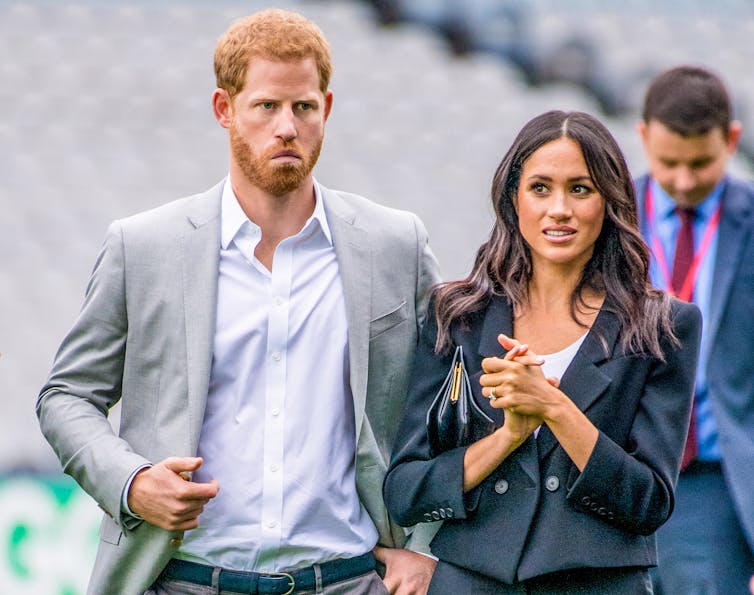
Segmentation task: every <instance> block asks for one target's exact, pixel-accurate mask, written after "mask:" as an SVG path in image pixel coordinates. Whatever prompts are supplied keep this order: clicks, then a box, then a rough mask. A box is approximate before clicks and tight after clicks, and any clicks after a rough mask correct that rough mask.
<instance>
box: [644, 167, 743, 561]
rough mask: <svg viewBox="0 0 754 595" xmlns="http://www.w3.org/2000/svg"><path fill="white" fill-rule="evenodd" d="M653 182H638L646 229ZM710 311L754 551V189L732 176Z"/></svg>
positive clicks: (734, 481)
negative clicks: (646, 206)
mask: <svg viewBox="0 0 754 595" xmlns="http://www.w3.org/2000/svg"><path fill="white" fill-rule="evenodd" d="M647 180H648V178H647V177H646V176H645V177H642V178H640V179H639V180H637V182H636V196H637V197H638V204H639V217H640V223H641V227H642V229H645V228H646V225H645V223H646V221H645V214H644V200H643V197H644V193H645V191H646V187H647ZM722 204H723V210H722V214H721V217H720V227H719V228H718V232H717V233H718V240H717V256H716V260H715V265H714V267H715V268H714V273H713V289H712V293H711V296H710V297H711V299H710V312H709V313H708V315H707V318H706V319H705V321H704V326H705V329H706V330H705V341H707V343H708V345H709V347H708V353H707V361H701V362H699V365H700V366H705V371H706V373H707V390H708V394H709V399H710V403H711V406H712V413H713V415H714V416H715V422H716V425H717V431H718V435H719V440H720V448H721V450H722V454H723V461H722V463H723V471H724V473H725V478H726V480H727V482H728V486H729V488H730V491H731V495H732V497H733V501H734V502H735V505H736V510H737V512H738V517H739V519H740V521H741V526H742V528H743V530H744V533H745V535H746V537H747V538H748V540H749V547H750V548H751V549H752V551H754V185H753V184H751V183H750V182H745V181H743V180H738V179H736V178H732V177H730V176H729V177H728V179H727V183H726V186H725V191H724V193H723V196H722Z"/></svg>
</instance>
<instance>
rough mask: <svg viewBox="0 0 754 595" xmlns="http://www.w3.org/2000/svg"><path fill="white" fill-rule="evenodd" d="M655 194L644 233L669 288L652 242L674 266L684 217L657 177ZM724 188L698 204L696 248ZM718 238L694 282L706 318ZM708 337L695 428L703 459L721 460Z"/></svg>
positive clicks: (654, 274)
mask: <svg viewBox="0 0 754 595" xmlns="http://www.w3.org/2000/svg"><path fill="white" fill-rule="evenodd" d="M649 188H651V191H652V197H653V199H654V221H652V222H651V223H650V222H645V224H644V229H642V233H643V235H644V237H645V238H646V239H647V243H648V244H649V246H650V249H652V257H651V260H650V267H649V275H650V278H651V280H652V283H653V284H654V285H655V287H659V288H661V289H665V290H667V289H668V279H667V277H666V275H665V272H664V271H663V270H662V267H661V266H660V265H659V263H658V260H657V258H656V255H655V254H654V249H653V243H654V242H655V241H656V240H657V239H659V241H660V244H661V245H662V249H663V252H664V253H665V262H666V263H667V266H668V267H672V263H673V257H674V255H675V242H676V236H677V235H678V231H679V230H680V227H681V220H680V218H679V217H678V215H677V213H676V204H675V201H673V199H672V198H671V197H670V196H669V195H668V194H667V193H666V192H665V191H664V190H663V189H662V188H661V187H660V185H659V184H658V183H657V182H656V181H655V180H650V186H649ZM724 189H725V179H723V180H722V181H720V183H718V184H717V186H715V188H714V189H713V190H712V192H711V193H710V194H709V195H708V196H707V197H706V198H705V199H704V200H703V201H702V202H701V203H699V204H698V205H697V207H696V218H695V220H694V247H695V250H698V249H699V245H700V243H701V241H702V238H703V237H704V233H705V231H706V230H707V226H708V225H709V223H710V220H711V219H712V216H713V215H714V213H715V210H716V209H717V208H718V207H719V205H720V202H721V200H722V196H723V191H724ZM638 200H642V201H645V200H646V196H640V197H638ZM717 237H718V233H717V231H715V234H714V235H713V237H712V239H711V241H710V243H709V246H708V248H707V251H706V253H705V255H704V258H703V260H702V262H701V265H700V267H699V273H698V276H697V278H696V283H695V285H694V293H693V301H694V303H695V304H696V305H697V306H699V309H700V310H701V312H702V319H703V320H706V319H707V317H708V315H709V306H710V294H711V292H712V282H713V281H712V279H713V274H714V268H715V256H716V254H717ZM707 341H708V336H707V328H706V326H704V327H703V328H702V344H701V349H700V353H699V367H698V368H697V373H696V393H695V395H696V396H695V409H694V412H695V415H696V431H697V443H698V456H697V458H698V459H699V460H701V461H719V460H720V459H721V458H722V455H721V452H720V445H719V444H718V439H717V428H716V426H715V419H714V417H713V415H712V411H711V408H710V402H709V399H708V398H707V374H706V364H707V357H708V353H709V346H708V345H707Z"/></svg>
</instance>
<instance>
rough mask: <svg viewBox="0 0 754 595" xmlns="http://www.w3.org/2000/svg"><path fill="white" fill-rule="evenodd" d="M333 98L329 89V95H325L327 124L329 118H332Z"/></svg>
mask: <svg viewBox="0 0 754 595" xmlns="http://www.w3.org/2000/svg"><path fill="white" fill-rule="evenodd" d="M332 98H333V94H332V91H331V90H330V89H328V90H327V93H325V122H327V118H328V117H329V116H330V110H331V109H332Z"/></svg>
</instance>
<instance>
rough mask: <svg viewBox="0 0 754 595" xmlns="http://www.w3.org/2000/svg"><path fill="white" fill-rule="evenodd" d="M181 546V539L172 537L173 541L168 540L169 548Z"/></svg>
mask: <svg viewBox="0 0 754 595" xmlns="http://www.w3.org/2000/svg"><path fill="white" fill-rule="evenodd" d="M182 545H183V539H178V538H177V537H173V539H171V540H170V547H181V546H182Z"/></svg>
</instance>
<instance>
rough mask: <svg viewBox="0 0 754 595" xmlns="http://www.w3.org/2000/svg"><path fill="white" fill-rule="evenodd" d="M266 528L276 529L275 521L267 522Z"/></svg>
mask: <svg viewBox="0 0 754 595" xmlns="http://www.w3.org/2000/svg"><path fill="white" fill-rule="evenodd" d="M267 526H268V527H269V528H270V529H274V528H275V527H277V521H267Z"/></svg>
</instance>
